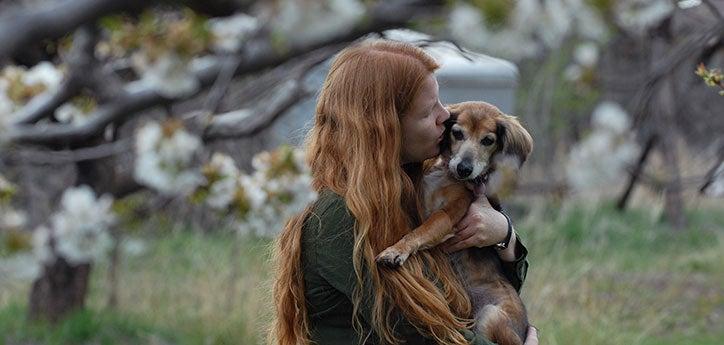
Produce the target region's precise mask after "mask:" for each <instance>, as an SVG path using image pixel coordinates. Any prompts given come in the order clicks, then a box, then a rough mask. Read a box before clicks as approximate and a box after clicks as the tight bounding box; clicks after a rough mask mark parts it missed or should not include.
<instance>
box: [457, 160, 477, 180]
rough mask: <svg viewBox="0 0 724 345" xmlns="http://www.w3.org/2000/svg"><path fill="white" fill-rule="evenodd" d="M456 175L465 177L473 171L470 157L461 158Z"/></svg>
mask: <svg viewBox="0 0 724 345" xmlns="http://www.w3.org/2000/svg"><path fill="white" fill-rule="evenodd" d="M457 172H458V177H460V178H466V177H468V176H470V173H472V172H473V163H472V162H471V161H470V159H463V160H462V161H460V163H458V166H457Z"/></svg>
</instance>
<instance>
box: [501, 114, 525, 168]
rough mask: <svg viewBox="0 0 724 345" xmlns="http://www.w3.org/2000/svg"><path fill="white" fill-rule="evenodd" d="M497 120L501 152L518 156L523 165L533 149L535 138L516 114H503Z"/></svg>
mask: <svg viewBox="0 0 724 345" xmlns="http://www.w3.org/2000/svg"><path fill="white" fill-rule="evenodd" d="M496 122H497V128H496V133H495V134H496V135H497V136H498V143H499V145H500V146H499V150H500V152H502V153H503V154H504V155H507V156H515V157H517V158H518V159H519V161H520V163H519V164H520V165H523V163H524V162H525V161H526V159H528V155H530V152H531V151H532V150H533V138H531V136H530V134H529V133H528V131H527V130H525V128H523V126H521V125H520V122H518V119H517V118H515V116H510V115H501V116H500V118H498V120H497V121H496Z"/></svg>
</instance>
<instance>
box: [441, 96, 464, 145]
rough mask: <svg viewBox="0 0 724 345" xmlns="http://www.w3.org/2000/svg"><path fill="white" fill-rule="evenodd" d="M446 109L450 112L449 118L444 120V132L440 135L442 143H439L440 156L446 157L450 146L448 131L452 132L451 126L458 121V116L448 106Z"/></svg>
mask: <svg viewBox="0 0 724 345" xmlns="http://www.w3.org/2000/svg"><path fill="white" fill-rule="evenodd" d="M447 109H448V111H449V112H450V117H449V118H448V119H447V120H445V122H443V125H445V131H444V132H443V134H442V141H440V154H441V155H448V154H449V153H450V146H451V145H452V143H451V140H450V131H452V126H453V125H454V124H455V123H456V122H457V121H458V114H459V113H457V112H454V111H452V110H451V108H450V107H449V106H448V107H447Z"/></svg>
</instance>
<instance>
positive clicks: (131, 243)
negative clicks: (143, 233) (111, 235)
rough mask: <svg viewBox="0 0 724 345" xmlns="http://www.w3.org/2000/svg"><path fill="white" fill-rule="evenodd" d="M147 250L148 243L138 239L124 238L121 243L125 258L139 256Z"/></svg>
mask: <svg viewBox="0 0 724 345" xmlns="http://www.w3.org/2000/svg"><path fill="white" fill-rule="evenodd" d="M147 249H148V248H147V245H146V242H144V241H143V240H141V239H138V238H124V239H123V240H122V241H121V251H122V252H123V254H124V255H125V256H139V255H141V254H143V253H145V252H146V250H147Z"/></svg>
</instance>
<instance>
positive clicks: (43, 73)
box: [23, 61, 63, 92]
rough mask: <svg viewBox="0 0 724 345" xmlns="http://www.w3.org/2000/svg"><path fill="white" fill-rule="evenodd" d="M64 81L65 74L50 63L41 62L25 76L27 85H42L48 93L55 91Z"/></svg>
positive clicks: (24, 80)
mask: <svg viewBox="0 0 724 345" xmlns="http://www.w3.org/2000/svg"><path fill="white" fill-rule="evenodd" d="M62 81H63V72H62V71H61V70H60V69H58V68H57V67H56V66H55V65H53V64H52V63H50V62H48V61H43V62H40V63H39V64H37V65H35V66H33V67H32V68H31V69H29V70H28V71H27V72H26V73H25V75H24V76H23V82H24V83H25V84H26V85H36V84H42V85H44V86H45V88H46V89H45V90H46V92H48V91H53V90H55V89H57V88H58V86H60V83H61V82H62Z"/></svg>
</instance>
